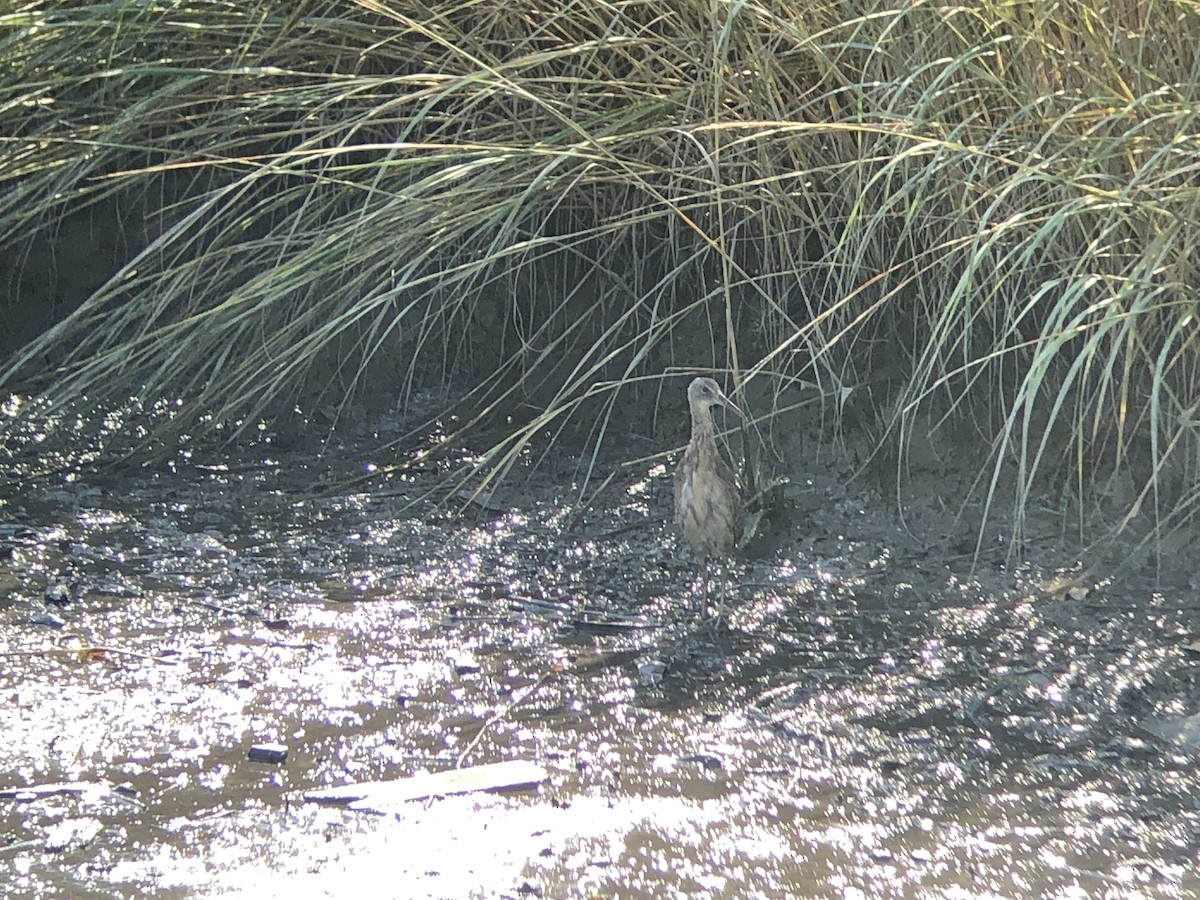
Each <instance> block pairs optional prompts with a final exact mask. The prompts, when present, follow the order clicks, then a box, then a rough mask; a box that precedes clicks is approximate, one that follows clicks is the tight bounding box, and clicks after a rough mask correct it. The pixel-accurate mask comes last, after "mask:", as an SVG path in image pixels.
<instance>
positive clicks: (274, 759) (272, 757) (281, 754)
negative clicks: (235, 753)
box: [246, 744, 288, 763]
mask: <svg viewBox="0 0 1200 900" xmlns="http://www.w3.org/2000/svg"><path fill="white" fill-rule="evenodd" d="M287 757H288V748H287V747H286V746H285V745H283V744H255V745H254V746H253V747H251V748H250V750H249V752H247V753H246V758H247V759H248V760H250V761H251V762H264V763H281V762H283V761H284V760H285V759H287Z"/></svg>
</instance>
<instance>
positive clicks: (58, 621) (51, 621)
mask: <svg viewBox="0 0 1200 900" xmlns="http://www.w3.org/2000/svg"><path fill="white" fill-rule="evenodd" d="M29 624H30V625H45V626H46V627H47V628H65V627H66V624H67V622H66V619H63V618H60V617H59V616H56V615H55V614H54V613H48V612H47V613H41V614H39V615H36V616H34V617H33V618H32V619H30V620H29Z"/></svg>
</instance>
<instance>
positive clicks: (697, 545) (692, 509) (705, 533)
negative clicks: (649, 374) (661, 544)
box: [675, 378, 745, 599]
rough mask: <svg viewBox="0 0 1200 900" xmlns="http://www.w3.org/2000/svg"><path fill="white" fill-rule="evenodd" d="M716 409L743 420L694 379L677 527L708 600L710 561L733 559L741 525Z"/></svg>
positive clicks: (678, 476) (678, 474)
mask: <svg viewBox="0 0 1200 900" xmlns="http://www.w3.org/2000/svg"><path fill="white" fill-rule="evenodd" d="M717 405H720V406H724V407H725V408H726V409H729V410H732V411H733V412H735V413H737V415H738V417H739V418H742V419H744V418H745V416H744V415H742V411H741V410H740V409H738V408H737V407H736V406H734V404H733V401H731V400H730V399H729V398H728V397H726V396H725V394H724V393H723V392H722V391H721V388H720V387H719V386H718V385H717V383H716V382H715V381H713V380H712V379H711V378H697V379H696V380H695V381H693V382H692V383H691V384H690V385H688V406H690V407H691V411H692V439H691V441H689V442H688V445H687V450H686V451H685V452H684V454H683V460H682V462H680V464H679V468H678V469H676V470H675V521H676V522H678V523H679V525H680V527H681V528H682V529H683V536H684V538H685V539H686V540H687V542H688V544H689V545H690V546H691V548H692V553H694V554H695V556H696V559H697V560H698V561H699V563H700V565H701V566H702V567H703V569H704V596H705V598H706V599H707V597H708V575H709V572H708V561H709V558H710V557H713V556H717V557H725V556H729V555H730V554H731V553H733V548H734V546H735V545H736V544H737V541H738V538H740V537H741V536H742V523H743V521H744V519H745V508H744V506H743V504H742V495H741V492H740V491H739V490H738V484H737V479H736V478H735V477H734V474H733V470H732V469H731V468H729V465H728V464H727V463H726V462H725V460H724V459H723V458H722V456H721V453H720V451H719V450H717V441H716V431H715V429H714V427H713V420H712V413H711V412H710V410H711V409H712V407H714V406H717Z"/></svg>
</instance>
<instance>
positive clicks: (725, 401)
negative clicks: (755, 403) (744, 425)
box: [717, 389, 746, 422]
mask: <svg viewBox="0 0 1200 900" xmlns="http://www.w3.org/2000/svg"><path fill="white" fill-rule="evenodd" d="M717 402H719V403H720V404H721V405H722V406H723V407H725V408H726V409H728V410H732V411H733V412H735V413H737V417H738V418H739V419H741V420H742V421H743V422H744V421H745V420H746V414H745V413H744V412H742V411H741V410H740V409H738V407H737V405H736V404H735V403H734V402H733V401H732V400H730V399H729V398H728V397H726V396H725V392H724V391H722V390H720V389H718V390H717Z"/></svg>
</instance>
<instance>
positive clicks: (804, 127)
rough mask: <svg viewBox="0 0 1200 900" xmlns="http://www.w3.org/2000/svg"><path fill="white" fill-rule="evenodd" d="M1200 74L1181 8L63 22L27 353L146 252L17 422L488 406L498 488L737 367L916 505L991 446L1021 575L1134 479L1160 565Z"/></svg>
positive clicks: (1189, 391) (1175, 458)
mask: <svg viewBox="0 0 1200 900" xmlns="http://www.w3.org/2000/svg"><path fill="white" fill-rule="evenodd" d="M1197 46H1200V12H1198V11H1197V9H1196V7H1195V6H1194V5H1191V4H1187V3H1183V2H1117V3H1115V4H1110V5H1108V6H1106V7H1104V9H1103V10H1100V9H1099V8H1097V7H1095V6H1094V5H1093V4H1090V3H1083V2H1058V3H1028V4H1015V5H1014V4H998V3H985V4H979V5H973V6H969V7H964V6H960V5H948V4H941V3H924V2H915V3H897V2H895V0H880V2H876V3H871V2H866V3H816V4H810V3H804V4H800V3H790V2H786V0H785V2H779V3H770V4H767V3H752V2H715V0H710V2H695V0H693V2H686V0H669V2H663V0H656V2H598V3H592V2H587V3H567V4H541V3H537V2H530V0H508V2H504V3H499V2H493V0H488V2H482V0H477V2H470V0H468V2H455V3H432V4H416V3H400V2H374V0H360V2H343V3H333V2H312V0H300V2H294V0H293V2H286V3H285V2H282V0H277V2H257V3H255V2H248V3H239V4H232V3H224V2H203V0H177V2H145V3H136V4H131V3H120V2H112V3H88V4H83V3H76V4H62V3H48V2H31V3H28V4H26V5H25V6H24V7H22V10H21V11H20V12H15V13H9V14H7V15H4V16H0V71H3V73H4V83H3V92H2V93H0V120H2V121H0V134H2V135H4V137H2V138H0V183H2V185H3V193H2V194H0V244H2V245H3V246H4V247H6V248H8V249H7V252H6V260H7V263H6V264H7V268H8V274H9V285H10V294H9V300H8V311H9V315H10V316H12V315H14V314H15V312H14V311H16V310H19V309H20V308H21V305H22V303H24V302H28V297H25V298H23V297H22V291H24V292H25V294H26V295H28V294H29V291H30V290H31V289H30V288H29V287H28V281H29V278H30V277H31V274H30V269H29V267H28V266H27V265H24V264H23V263H22V260H28V259H29V258H30V257H29V254H30V253H32V252H33V248H36V247H39V246H42V245H44V244H45V243H46V242H52V241H53V240H54V239H55V234H56V230H57V229H58V228H60V227H61V226H62V224H63V223H64V222H66V221H68V220H70V219H71V218H72V217H78V216H79V215H81V214H82V213H81V211H85V212H86V214H87V215H90V216H92V217H93V218H94V219H95V220H96V221H99V222H101V223H108V224H109V227H113V228H116V227H118V222H117V221H114V220H116V219H118V217H119V227H120V228H122V229H123V242H122V247H123V248H124V252H123V253H122V254H118V255H119V256H120V257H121V258H120V262H119V264H118V265H114V268H113V271H112V273H111V277H109V278H107V280H106V281H105V282H104V283H103V285H102V286H101V287H99V289H97V290H94V291H91V292H90V293H89V294H88V296H86V298H84V299H82V302H80V303H78V305H77V306H74V307H73V308H71V309H70V310H69V312H65V314H64V315H63V317H61V319H60V321H58V323H57V324H55V325H54V326H53V327H52V328H50V329H49V330H47V331H45V332H44V333H43V334H41V336H40V337H37V338H35V339H33V340H32V341H31V342H30V343H28V344H26V345H25V347H24V348H23V349H22V350H21V351H19V352H17V353H16V354H14V355H13V356H12V358H10V359H9V360H8V361H7V363H6V364H5V365H4V368H3V371H2V372H0V386H4V387H6V388H8V389H10V390H25V391H33V392H35V393H38V394H39V395H40V396H42V397H43V398H44V402H42V403H38V404H32V405H31V406H30V408H36V409H39V410H45V409H46V408H47V406H49V407H50V408H56V407H61V406H64V405H69V404H72V403H79V402H82V401H84V400H85V399H86V403H87V404H93V405H96V406H98V407H103V406H104V405H105V404H113V405H119V404H120V403H121V402H122V401H123V399H124V398H127V397H128V396H130V395H136V396H139V397H143V398H156V397H171V398H178V403H177V405H176V406H175V407H174V413H173V414H172V415H171V416H170V417H167V418H164V419H163V420H162V422H161V425H160V426H159V427H156V428H154V429H149V430H147V431H145V432H142V433H141V436H140V438H139V440H138V441H135V442H134V443H133V444H132V445H128V446H126V447H124V448H123V450H124V452H128V453H130V454H132V455H134V456H137V455H139V454H142V455H144V454H147V453H152V452H156V451H161V450H162V448H169V447H170V446H171V443H172V440H174V439H176V438H177V437H178V435H179V434H182V433H183V432H185V431H192V432H194V431H195V430H196V429H197V428H198V427H201V426H202V423H204V422H221V423H235V424H236V423H253V422H256V421H258V420H259V419H261V418H263V417H279V416H287V415H289V414H290V411H291V410H293V409H295V408H299V409H300V410H301V411H302V412H304V413H307V412H309V411H311V410H312V409H314V408H316V407H318V406H325V407H328V408H331V409H332V410H333V414H332V415H333V419H334V420H335V421H339V420H340V421H345V420H346V419H347V417H353V416H354V415H356V414H357V413H358V411H360V410H361V409H363V408H367V407H370V406H371V404H372V403H377V402H379V398H380V397H381V396H383V397H388V398H392V397H394V398H395V402H397V403H399V404H401V405H403V404H404V402H405V398H407V397H408V396H410V395H411V394H412V393H413V392H414V391H415V390H417V389H418V388H421V387H425V386H428V385H431V384H434V385H436V384H446V383H449V382H451V381H454V382H456V383H460V384H466V385H468V387H469V390H468V391H467V392H466V394H465V397H464V398H463V399H461V400H459V401H458V402H457V405H456V407H455V410H454V412H456V413H457V414H458V415H459V421H461V422H462V423H463V425H462V428H463V430H468V429H470V428H474V427H478V426H479V425H480V424H482V423H495V422H500V423H510V427H509V428H508V429H507V431H506V432H504V433H502V436H501V437H500V439H498V440H497V441H496V443H495V444H494V446H492V447H491V449H490V450H489V451H488V452H487V453H485V454H484V455H483V458H482V460H481V462H480V469H479V473H478V477H481V478H482V479H483V480H482V481H479V480H476V481H475V482H473V483H474V484H476V485H477V486H482V487H484V488H486V487H487V486H488V485H489V484H491V483H494V480H495V479H497V478H499V477H502V476H503V475H504V474H506V473H507V472H508V471H509V470H510V469H511V467H512V466H513V465H514V464H515V463H516V462H517V460H518V459H520V458H521V456H522V454H523V453H524V452H525V451H526V450H527V449H528V448H529V447H530V446H531V445H532V444H534V443H540V445H541V446H542V447H543V449H544V445H545V442H546V441H547V440H553V439H555V438H562V437H563V436H564V435H565V434H566V433H567V432H568V431H570V432H571V433H572V434H573V436H574V438H575V439H583V440H584V441H585V442H586V443H587V444H588V446H590V447H591V448H592V449H593V450H594V449H595V448H596V447H598V446H599V445H601V444H602V442H603V441H604V440H605V439H606V438H609V437H610V436H611V435H612V434H613V433H614V432H616V431H618V430H624V429H627V428H628V427H631V424H630V422H629V421H628V420H626V419H622V418H617V417H616V414H617V412H618V411H620V410H626V409H629V408H631V407H635V408H638V409H651V410H654V409H657V400H658V398H660V397H661V396H663V392H664V391H666V392H668V395H669V396H671V397H674V396H675V395H676V394H678V396H680V397H682V385H683V379H682V378H674V377H672V373H678V374H681V375H682V374H686V373H687V372H690V371H692V370H693V369H694V368H696V367H700V368H708V367H712V368H715V369H718V370H727V371H729V372H730V374H731V379H732V381H733V384H734V386H735V387H739V388H740V387H741V386H743V384H748V385H750V386H753V385H754V384H756V383H757V384H760V385H761V384H767V385H769V386H770V387H769V388H768V390H767V391H766V395H768V396H771V397H775V398H782V397H783V396H784V395H785V393H786V391H787V389H788V388H789V387H791V386H795V385H803V386H805V387H806V388H813V387H815V388H816V394H815V396H816V397H818V398H819V404H818V405H819V406H820V407H821V415H822V419H821V421H824V422H826V423H828V424H830V425H831V427H839V425H840V423H842V422H843V419H842V418H841V413H842V411H844V410H845V409H846V408H847V406H853V405H854V404H858V405H859V407H860V408H859V410H858V413H859V415H860V417H862V412H863V410H862V407H864V406H865V409H866V415H865V421H867V422H869V429H870V430H871V433H872V434H873V436H874V438H875V440H876V443H877V446H878V448H879V449H880V452H881V456H880V459H887V460H890V462H889V465H892V466H894V467H895V471H896V474H897V477H898V478H900V479H902V478H903V477H904V472H905V468H906V465H907V463H906V452H905V451H906V447H908V446H909V445H910V442H911V440H912V439H913V437H914V436H915V434H916V433H917V432H918V431H925V430H929V429H933V430H934V431H936V430H938V429H939V428H942V427H945V426H946V425H947V424H949V423H953V424H954V426H955V428H956V429H957V430H958V431H959V432H961V431H962V430H963V427H964V425H965V427H966V430H968V431H970V432H971V433H973V435H974V438H975V440H976V442H977V444H978V446H979V447H980V448H982V449H983V451H984V453H983V455H982V456H981V457H980V459H981V463H980V467H979V473H980V477H979V480H978V482H977V486H978V489H979V490H978V493H979V497H980V498H982V499H983V501H984V502H985V504H986V505H987V506H988V508H989V509H990V508H995V507H996V506H997V505H1004V506H1005V507H1011V509H1013V510H1015V512H1016V516H1015V520H1014V521H1015V522H1016V523H1017V525H1016V528H1015V532H1016V533H1017V537H1019V531H1020V527H1021V526H1020V523H1021V520H1022V514H1023V510H1024V509H1025V507H1026V505H1027V504H1028V503H1029V502H1030V499H1031V497H1032V496H1033V495H1034V493H1035V492H1038V491H1042V490H1044V489H1045V488H1046V487H1047V486H1048V485H1049V486H1056V487H1057V488H1058V489H1059V490H1060V491H1062V492H1063V495H1064V496H1069V497H1071V498H1074V499H1073V500H1072V501H1071V503H1070V504H1068V505H1069V506H1070V508H1072V509H1075V510H1077V511H1078V512H1077V514H1078V515H1080V517H1081V521H1082V518H1083V516H1084V512H1083V510H1084V509H1085V505H1084V504H1082V503H1079V502H1078V501H1079V500H1081V499H1083V498H1085V497H1087V496H1088V495H1089V492H1092V491H1094V490H1095V489H1096V487H1097V485H1098V484H1100V483H1101V482H1102V481H1103V479H1106V478H1109V477H1111V476H1112V474H1113V473H1114V472H1117V471H1119V472H1122V473H1126V474H1128V475H1129V476H1131V477H1132V478H1133V480H1134V482H1135V483H1136V484H1137V485H1138V486H1139V488H1138V491H1137V495H1136V502H1135V504H1134V507H1135V508H1133V509H1131V510H1127V515H1126V516H1125V517H1124V518H1122V519H1121V521H1120V522H1118V523H1117V524H1122V523H1123V524H1128V523H1129V522H1131V521H1133V520H1134V519H1135V518H1137V517H1138V516H1140V515H1141V514H1142V513H1148V514H1149V515H1148V516H1147V518H1148V520H1149V521H1151V522H1152V523H1153V528H1154V529H1156V531H1155V532H1154V533H1155V534H1156V535H1160V534H1161V533H1163V530H1164V529H1168V530H1169V529H1171V528H1176V527H1178V526H1179V525H1181V524H1182V523H1184V522H1186V521H1189V520H1190V518H1191V516H1192V515H1193V513H1194V512H1195V509H1196V505H1197V500H1198V499H1200V493H1198V491H1197V487H1198V479H1197V464H1196V453H1197V448H1196V444H1195V440H1194V436H1193V434H1194V422H1193V416H1192V413H1193V412H1194V409H1195V404H1196V402H1197V399H1198V398H1200V392H1198V391H1197V387H1198V385H1197V381H1198V373H1197V360H1198V357H1197V353H1196V334H1197V327H1198V323H1197V319H1196V315H1195V302H1196V288H1197V280H1198V279H1197V272H1196V268H1195V266H1196V262H1195V260H1196V258H1197V257H1196V245H1197V236H1198V234H1200V204H1198V200H1200V187H1198V185H1200V177H1198V172H1197V168H1198V166H1197V164H1198V161H1200V136H1198V129H1197V114H1198V112H1200V107H1197V105H1196V97H1197V93H1198V92H1197V83H1198V80H1200V72H1198V66H1200V55H1198V53H1197V51H1196V47H1197ZM33 274H34V275H36V274H37V273H36V272H34V273H33ZM664 373H667V377H665V378H664ZM764 412H765V415H763V416H762V417H761V420H762V421H761V424H762V426H763V427H764V429H765V430H766V432H767V434H768V435H769V433H770V428H771V422H772V416H773V415H774V414H776V413H777V414H779V415H781V416H786V415H787V410H786V405H783V404H782V403H781V405H780V406H779V408H778V409H776V410H774V411H764ZM648 424H649V423H648V422H647V421H646V420H645V419H643V420H638V421H635V422H633V423H632V427H641V428H644V427H647V426H648ZM236 431H237V428H236V427H233V428H231V429H230V433H236ZM455 437H456V435H454V434H451V435H448V436H447V445H450V444H453V443H454V438H455Z"/></svg>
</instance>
